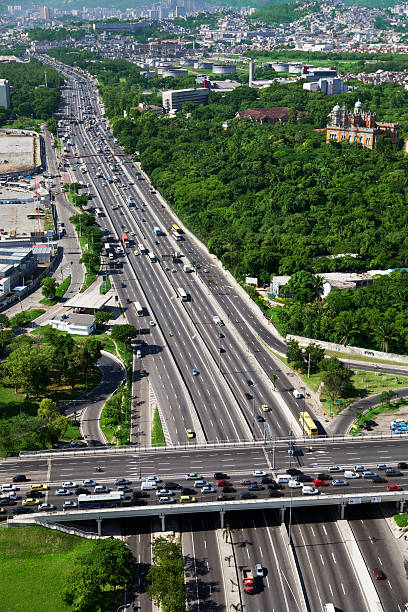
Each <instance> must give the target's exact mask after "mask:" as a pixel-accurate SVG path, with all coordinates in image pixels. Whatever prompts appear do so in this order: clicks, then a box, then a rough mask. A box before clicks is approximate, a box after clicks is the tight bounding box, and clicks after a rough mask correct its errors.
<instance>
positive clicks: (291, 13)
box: [250, 2, 320, 25]
mask: <svg viewBox="0 0 408 612" xmlns="http://www.w3.org/2000/svg"><path fill="white" fill-rule="evenodd" d="M319 8H320V5H319V4H318V3H314V4H312V3H308V4H307V5H305V3H304V2H290V3H287V2H286V3H284V4H272V5H271V4H269V3H268V4H267V5H266V6H262V7H261V8H259V9H258V10H257V11H255V12H254V13H253V15H251V16H250V19H251V20H254V21H257V22H262V23H268V24H270V25H280V24H281V23H292V22H293V21H297V20H298V19H301V18H302V17H305V16H306V15H309V14H310V13H313V12H314V11H318V10H319Z"/></svg>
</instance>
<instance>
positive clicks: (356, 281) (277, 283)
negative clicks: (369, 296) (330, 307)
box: [270, 271, 379, 298]
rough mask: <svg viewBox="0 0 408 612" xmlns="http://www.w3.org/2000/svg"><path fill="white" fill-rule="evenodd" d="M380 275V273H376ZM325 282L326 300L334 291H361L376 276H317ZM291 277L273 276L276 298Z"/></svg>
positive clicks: (346, 273)
mask: <svg viewBox="0 0 408 612" xmlns="http://www.w3.org/2000/svg"><path fill="white" fill-rule="evenodd" d="M376 273H377V274H378V273H379V272H378V271H376ZM315 276H320V278H321V279H322V281H323V288H322V291H321V292H320V297H321V298H325V297H327V296H328V295H329V293H330V291H331V290H332V289H340V290H346V289H353V290H354V289H360V288H361V287H366V286H367V285H371V283H372V282H373V276H374V274H371V273H370V272H322V273H319V274H316V275H315ZM290 278H291V277H290V276H287V275H285V276H273V277H272V278H271V285H270V292H271V294H272V295H273V296H274V297H278V296H279V294H280V290H281V289H282V287H284V286H285V285H287V284H288V282H289V281H290Z"/></svg>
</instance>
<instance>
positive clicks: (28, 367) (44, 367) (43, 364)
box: [4, 345, 50, 396]
mask: <svg viewBox="0 0 408 612" xmlns="http://www.w3.org/2000/svg"><path fill="white" fill-rule="evenodd" d="M49 365H50V352H49V349H48V347H41V346H35V345H34V346H22V347H21V348H18V349H16V350H15V351H13V352H12V353H10V355H9V356H8V357H7V359H6V361H5V362H4V370H5V372H6V374H7V376H8V379H9V380H10V383H11V384H12V385H13V386H14V387H15V388H16V389H20V390H21V391H22V392H23V393H26V394H27V395H35V396H37V395H38V394H39V393H40V391H42V390H44V389H45V388H46V386H47V384H48V381H49V378H48V371H49Z"/></svg>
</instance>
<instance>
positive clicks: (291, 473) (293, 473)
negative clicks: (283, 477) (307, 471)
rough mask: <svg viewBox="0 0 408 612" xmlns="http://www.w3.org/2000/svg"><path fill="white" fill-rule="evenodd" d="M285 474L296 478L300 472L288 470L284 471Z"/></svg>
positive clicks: (293, 469)
mask: <svg viewBox="0 0 408 612" xmlns="http://www.w3.org/2000/svg"><path fill="white" fill-rule="evenodd" d="M286 473H287V474H289V476H297V475H298V474H301V473H302V472H301V470H298V469H296V468H288V469H287V470H286Z"/></svg>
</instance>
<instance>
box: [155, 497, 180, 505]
mask: <svg viewBox="0 0 408 612" xmlns="http://www.w3.org/2000/svg"><path fill="white" fill-rule="evenodd" d="M174 503H176V500H175V499H174V497H167V496H164V497H159V504H174Z"/></svg>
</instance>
